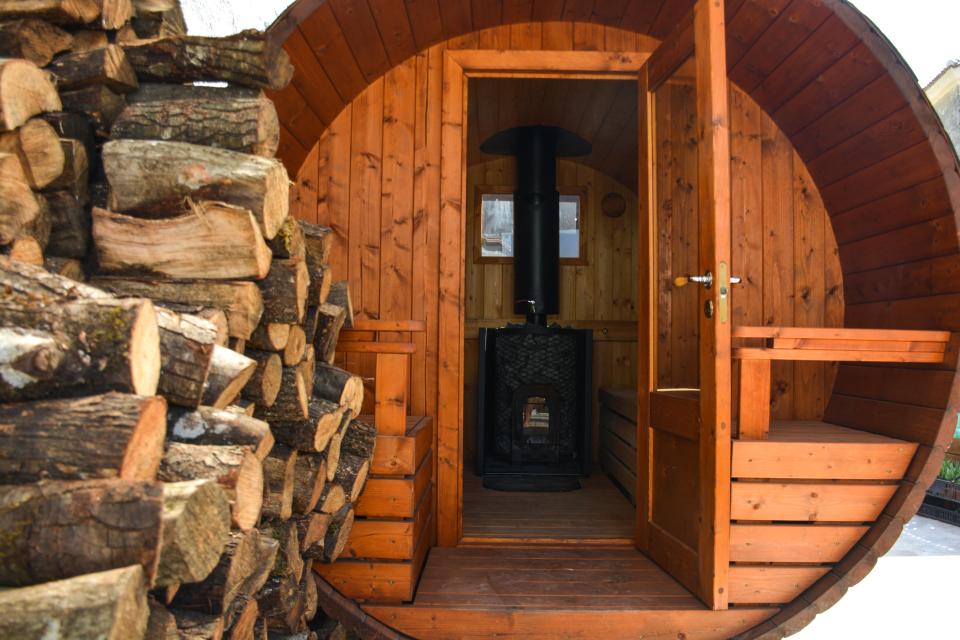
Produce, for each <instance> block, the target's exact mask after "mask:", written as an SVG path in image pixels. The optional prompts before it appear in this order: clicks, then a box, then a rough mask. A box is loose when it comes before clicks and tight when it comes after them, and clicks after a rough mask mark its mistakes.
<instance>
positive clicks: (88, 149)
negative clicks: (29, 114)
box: [40, 111, 100, 188]
mask: <svg viewBox="0 0 960 640" xmlns="http://www.w3.org/2000/svg"><path fill="white" fill-rule="evenodd" d="M40 117H41V118H43V119H44V120H46V121H47V122H49V123H50V125H51V126H52V127H53V128H54V129H55V130H56V132H57V134H58V135H59V136H60V138H61V139H68V140H76V141H77V142H79V143H80V144H81V145H83V150H84V153H86V157H87V160H88V162H89V164H90V167H91V168H96V166H97V159H98V158H99V155H100V152H99V143H98V140H97V139H96V136H95V135H94V128H93V126H94V123H93V121H92V120H91V119H90V117H89V116H88V115H86V114H83V113H74V112H70V111H54V112H51V113H44V114H42V115H41V116H40ZM65 153H66V151H65ZM91 173H95V172H91ZM57 188H59V187H57Z"/></svg>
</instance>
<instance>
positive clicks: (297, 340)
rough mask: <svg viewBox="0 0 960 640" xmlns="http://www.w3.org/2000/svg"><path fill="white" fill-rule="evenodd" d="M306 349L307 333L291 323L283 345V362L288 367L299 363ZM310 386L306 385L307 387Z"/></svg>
mask: <svg viewBox="0 0 960 640" xmlns="http://www.w3.org/2000/svg"><path fill="white" fill-rule="evenodd" d="M306 350H307V334H306V333H304V331H303V328H302V327H301V326H300V325H296V324H295V325H291V327H290V334H289V336H287V344H285V345H284V347H283V364H285V365H286V366H288V367H292V366H293V365H296V364H300V362H301V361H303V358H304V356H305V354H306ZM309 388H310V386H309V385H307V389H309Z"/></svg>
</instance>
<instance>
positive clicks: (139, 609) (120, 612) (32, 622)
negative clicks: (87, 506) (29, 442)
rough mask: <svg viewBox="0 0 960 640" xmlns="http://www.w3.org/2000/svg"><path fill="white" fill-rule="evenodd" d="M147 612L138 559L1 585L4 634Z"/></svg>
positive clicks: (112, 625)
mask: <svg viewBox="0 0 960 640" xmlns="http://www.w3.org/2000/svg"><path fill="white" fill-rule="evenodd" d="M20 4H27V3H20ZM149 615H150V614H149V608H148V607H147V592H146V587H145V584H144V575H143V569H142V568H141V567H140V566H139V565H133V566H129V567H124V568H122V569H114V570H112V571H102V572H100V573H92V574H88V575H84V576H78V577H76V578H70V579H69V580H59V581H56V582H48V583H46V584H40V585H36V586H33V587H25V588H23V589H8V590H4V591H0V637H3V638H49V637H51V635H50V634H51V630H55V633H56V635H55V637H56V638H58V639H59V640H86V639H88V638H103V639H104V640H124V639H125V638H139V637H141V636H142V635H143V633H144V632H145V631H146V628H147V618H148V617H149Z"/></svg>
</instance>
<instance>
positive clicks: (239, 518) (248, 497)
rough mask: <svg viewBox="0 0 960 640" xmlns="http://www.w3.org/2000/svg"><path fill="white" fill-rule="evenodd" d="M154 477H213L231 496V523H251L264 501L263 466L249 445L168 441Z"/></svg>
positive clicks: (175, 479)
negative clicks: (217, 444)
mask: <svg viewBox="0 0 960 640" xmlns="http://www.w3.org/2000/svg"><path fill="white" fill-rule="evenodd" d="M157 479H158V480H161V481H163V482H181V481H183V480H201V479H209V480H216V481H217V482H218V483H219V484H220V486H221V487H223V489H224V490H225V492H226V494H227V497H228V498H229V499H230V505H231V507H230V508H231V515H232V518H233V524H234V526H236V527H238V528H240V529H249V528H251V527H253V526H254V525H255V524H256V523H257V520H259V519H260V508H261V506H262V504H263V467H262V465H261V464H260V460H259V459H258V458H257V456H256V455H254V453H253V452H252V451H250V449H249V447H243V446H216V445H200V444H184V443H181V442H170V443H167V448H166V451H165V452H164V454H163V460H162V461H161V463H160V469H159V471H158V473H157Z"/></svg>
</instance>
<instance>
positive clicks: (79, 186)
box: [44, 120, 90, 204]
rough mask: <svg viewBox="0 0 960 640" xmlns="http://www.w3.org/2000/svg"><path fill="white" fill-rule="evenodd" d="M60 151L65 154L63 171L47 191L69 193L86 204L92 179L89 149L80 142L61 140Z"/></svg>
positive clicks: (68, 139) (67, 139) (49, 185)
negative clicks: (88, 184)
mask: <svg viewBox="0 0 960 640" xmlns="http://www.w3.org/2000/svg"><path fill="white" fill-rule="evenodd" d="M44 122H46V120H44ZM51 126H52V125H51ZM54 131H56V129H54ZM58 135H59V134H58ZM60 151H61V152H62V153H63V170H62V171H61V172H60V175H59V176H57V177H56V178H55V179H54V180H53V181H52V182H51V183H50V184H48V185H47V186H46V190H47V191H67V192H69V194H70V195H72V196H73V197H74V198H75V199H76V200H77V202H79V203H80V204H85V203H86V202H87V200H88V199H89V197H90V195H89V192H88V188H87V182H88V181H89V179H90V160H89V158H88V156H87V149H86V147H85V146H84V145H83V143H82V142H80V141H79V140H73V139H70V138H60Z"/></svg>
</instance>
